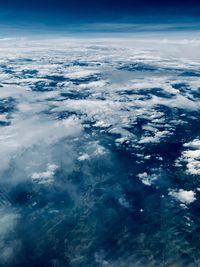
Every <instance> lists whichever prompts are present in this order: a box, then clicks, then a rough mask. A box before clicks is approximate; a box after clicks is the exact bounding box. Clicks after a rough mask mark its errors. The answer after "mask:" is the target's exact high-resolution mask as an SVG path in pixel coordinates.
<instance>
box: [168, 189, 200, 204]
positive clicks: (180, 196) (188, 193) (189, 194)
mask: <svg viewBox="0 0 200 267" xmlns="http://www.w3.org/2000/svg"><path fill="white" fill-rule="evenodd" d="M169 195H170V196H172V197H174V198H175V199H177V200H178V201H180V202H182V203H184V204H191V203H192V202H194V201H195V200H196V197H195V195H196V193H195V192H194V191H192V190H183V189H179V190H178V191H175V190H172V191H170V192H169Z"/></svg>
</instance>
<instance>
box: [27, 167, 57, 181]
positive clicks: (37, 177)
mask: <svg viewBox="0 0 200 267" xmlns="http://www.w3.org/2000/svg"><path fill="white" fill-rule="evenodd" d="M57 169H58V166H57V165H55V164H48V165H47V170H46V171H44V172H34V173H33V174H32V175H31V178H32V179H33V181H34V182H37V183H39V184H50V183H52V182H53V178H54V175H55V172H56V170H57Z"/></svg>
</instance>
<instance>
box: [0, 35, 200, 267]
mask: <svg viewBox="0 0 200 267" xmlns="http://www.w3.org/2000/svg"><path fill="white" fill-rule="evenodd" d="M199 45H200V40H198V39H194V38H193V39H192V38H188V39H187V38H178V37H177V38H176V36H173V37H172V38H161V37H155V36H154V37H149V38H145V39H144V38H139V37H138V38H134V39H131V38H109V39H108V38H107V39H103V38H101V39H93V40H92V39H90V38H86V39H75V38H74V39H73V38H32V39H31V38H29V39H26V38H21V39H20V38H16V39H8V38H7V39H1V40H0V159H1V162H0V250H1V253H0V266H1V267H25V266H29V267H36V266H43V267H67V266H69V267H105V266H106V267H108V266H110V267H143V266H147V267H154V266H161V267H176V266H184V267H187V266H188V267H195V266H200V239H199V236H200V215H199V214H200V202H199V198H200V63H199V62H200V61H199V59H200V52H199Z"/></svg>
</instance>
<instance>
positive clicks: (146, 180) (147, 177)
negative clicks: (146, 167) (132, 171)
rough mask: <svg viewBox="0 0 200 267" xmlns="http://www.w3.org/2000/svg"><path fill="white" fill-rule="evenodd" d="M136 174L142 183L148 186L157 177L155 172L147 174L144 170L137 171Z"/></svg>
mask: <svg viewBox="0 0 200 267" xmlns="http://www.w3.org/2000/svg"><path fill="white" fill-rule="evenodd" d="M137 176H138V178H139V179H140V180H141V181H142V183H143V184H145V185H148V186H150V185H152V184H153V183H154V182H155V181H156V180H157V179H158V175H157V174H147V173H146V172H143V173H139V174H138V175H137Z"/></svg>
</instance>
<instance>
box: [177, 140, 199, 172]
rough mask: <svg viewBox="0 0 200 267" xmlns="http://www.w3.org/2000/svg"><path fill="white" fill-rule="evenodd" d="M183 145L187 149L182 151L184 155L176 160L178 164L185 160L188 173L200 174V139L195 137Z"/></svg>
mask: <svg viewBox="0 0 200 267" xmlns="http://www.w3.org/2000/svg"><path fill="white" fill-rule="evenodd" d="M183 147H184V148H186V149H187V150H185V151H183V152H182V156H181V157H180V158H179V159H178V160H177V161H176V165H177V166H181V162H185V163H186V168H187V173H188V174H192V175H200V140H199V139H194V140H193V141H191V142H189V143H185V144H184V145H183Z"/></svg>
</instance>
